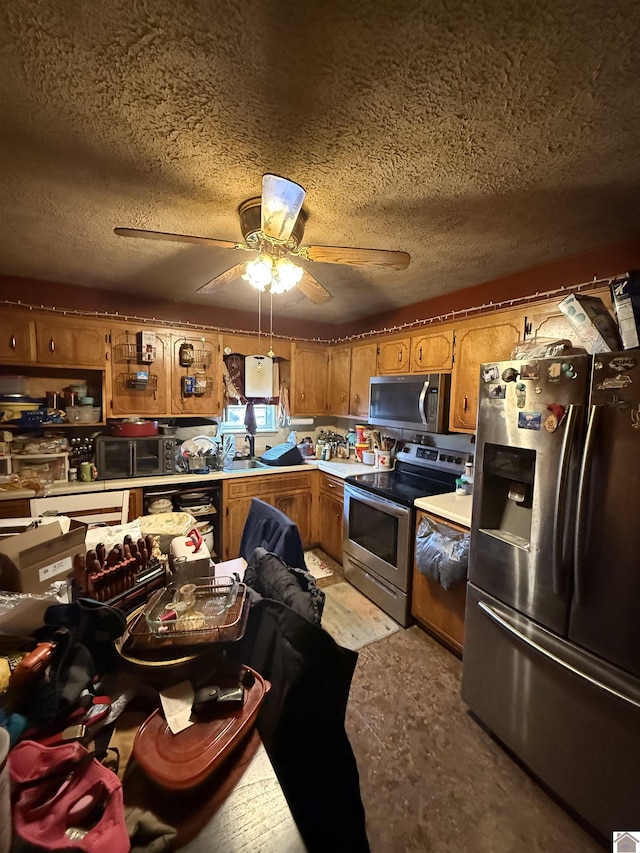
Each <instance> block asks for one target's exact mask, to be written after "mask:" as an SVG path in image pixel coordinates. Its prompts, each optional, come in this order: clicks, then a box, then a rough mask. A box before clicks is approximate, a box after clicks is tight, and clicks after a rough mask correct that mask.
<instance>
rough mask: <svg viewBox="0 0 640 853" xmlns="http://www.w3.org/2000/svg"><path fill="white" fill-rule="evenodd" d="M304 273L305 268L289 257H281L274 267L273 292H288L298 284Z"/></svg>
mask: <svg viewBox="0 0 640 853" xmlns="http://www.w3.org/2000/svg"><path fill="white" fill-rule="evenodd" d="M303 275H304V270H303V269H302V267H300V266H298V265H297V264H294V263H292V262H291V261H290V260H289V259H288V258H279V259H278V260H277V261H276V263H275V265H274V268H273V279H272V281H271V293H286V292H287V291H288V290H291V289H292V288H294V287H295V286H296V284H297V283H298V282H299V281H300V279H301V278H302V276H303Z"/></svg>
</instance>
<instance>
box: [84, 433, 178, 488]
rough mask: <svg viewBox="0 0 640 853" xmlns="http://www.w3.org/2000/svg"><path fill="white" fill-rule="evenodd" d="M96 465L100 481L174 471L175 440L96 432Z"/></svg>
mask: <svg viewBox="0 0 640 853" xmlns="http://www.w3.org/2000/svg"><path fill="white" fill-rule="evenodd" d="M96 467H97V469H98V479H99V480H118V479H124V478H126V477H153V476H160V475H161V474H162V475H167V474H175V472H176V440H175V438H169V437H167V436H164V435H153V436H144V437H137V438H122V437H116V436H110V435H99V436H98V437H97V438H96Z"/></svg>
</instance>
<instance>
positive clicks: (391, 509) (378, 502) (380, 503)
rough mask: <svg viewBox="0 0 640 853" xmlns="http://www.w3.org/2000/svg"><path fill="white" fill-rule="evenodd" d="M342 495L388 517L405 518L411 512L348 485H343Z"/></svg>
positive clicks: (392, 502) (399, 505)
mask: <svg viewBox="0 0 640 853" xmlns="http://www.w3.org/2000/svg"><path fill="white" fill-rule="evenodd" d="M344 494H345V497H348V498H353V499H354V500H358V501H360V503H363V504H365V505H366V506H369V507H371V508H372V509H378V510H380V511H382V512H386V513H387V514H388V515H393V516H395V517H396V518H406V517H407V516H408V515H409V513H410V512H411V510H410V509H409V508H408V507H405V506H402V505H401V504H397V503H395V502H394V501H389V500H387V499H386V498H382V497H380V496H379V495H373V494H370V493H369V492H365V491H362V490H361V489H358V488H355V487H354V486H352V485H350V484H349V483H346V484H345V487H344Z"/></svg>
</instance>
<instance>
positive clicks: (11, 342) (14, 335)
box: [0, 313, 36, 364]
mask: <svg viewBox="0 0 640 853" xmlns="http://www.w3.org/2000/svg"><path fill="white" fill-rule="evenodd" d="M35 339H36V335H35V323H34V322H33V320H27V319H26V317H20V316H18V315H17V314H16V315H14V316H12V315H11V314H9V313H6V314H4V315H3V317H2V319H0V363H2V364H30V363H31V362H33V361H35V357H36V347H35Z"/></svg>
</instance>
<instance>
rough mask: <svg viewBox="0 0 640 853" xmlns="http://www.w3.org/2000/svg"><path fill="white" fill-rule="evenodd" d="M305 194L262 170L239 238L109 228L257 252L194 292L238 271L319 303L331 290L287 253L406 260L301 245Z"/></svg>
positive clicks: (357, 260) (393, 263)
mask: <svg viewBox="0 0 640 853" xmlns="http://www.w3.org/2000/svg"><path fill="white" fill-rule="evenodd" d="M305 195H306V193H305V191H304V189H303V188H302V187H301V186H300V185H299V184H296V183H295V182H294V181H290V180H288V179H287V178H281V177H279V176H278V175H272V174H267V175H263V176H262V197H261V198H260V197H257V198H250V199H248V200H247V201H244V202H243V203H242V204H241V205H240V207H239V208H238V215H239V217H240V228H241V231H242V236H243V238H244V242H243V243H234V242H232V241H229V240H218V239H216V238H213V237H196V236H194V235H191V234H171V233H167V232H164V231H145V230H141V229H138V228H114V231H115V233H116V234H117V235H118V236H120V237H140V238H142V239H144V240H170V241H174V242H176V243H196V244H199V245H204V246H216V247H218V248H221V249H241V250H243V251H248V252H254V253H257V256H256V257H254V259H253V260H251V261H249V262H247V261H243V262H242V263H239V264H235V266H233V267H231V268H230V269H228V270H225V272H223V273H221V274H220V275H218V276H216V277H215V278H213V279H211V281H209V282H207V283H206V284H204V285H202V287H199V288H198V293H208V292H211V291H212V290H217V289H218V288H220V287H223V286H224V285H226V284H228V283H229V282H231V281H233V280H234V279H236V278H240V277H242V278H244V279H245V280H247V281H249V282H250V283H251V284H252V285H253V286H254V287H256V288H257V289H258V290H270V291H271V293H284V292H286V291H287V290H290V289H291V288H292V287H295V286H297V287H298V289H299V290H300V291H301V292H302V293H304V295H305V296H306V297H307V298H308V299H310V300H311V301H312V302H313V303H315V304H320V303H322V302H327V301H328V300H329V299H331V294H330V293H329V291H328V290H327V289H326V288H325V287H323V286H322V285H321V284H320V282H319V281H318V280H317V279H316V278H315V276H313V275H312V274H311V273H310V272H309V271H308V270H307V269H305V268H304V267H303V266H301V265H300V264H296V263H293V262H292V261H291V260H290V258H289V257H288V256H293V257H298V258H304V260H306V261H316V262H319V263H326V264H352V265H355V266H360V265H366V266H376V267H383V268H384V269H393V270H403V269H406V268H407V267H408V266H409V261H410V260H411V258H410V256H409V255H408V254H407V252H398V251H393V250H389V249H355V248H340V247H338V246H302V245H301V240H302V236H303V234H304V227H305V225H306V222H307V213H306V211H304V210H303V208H302V203H303V201H304V198H305Z"/></svg>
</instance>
